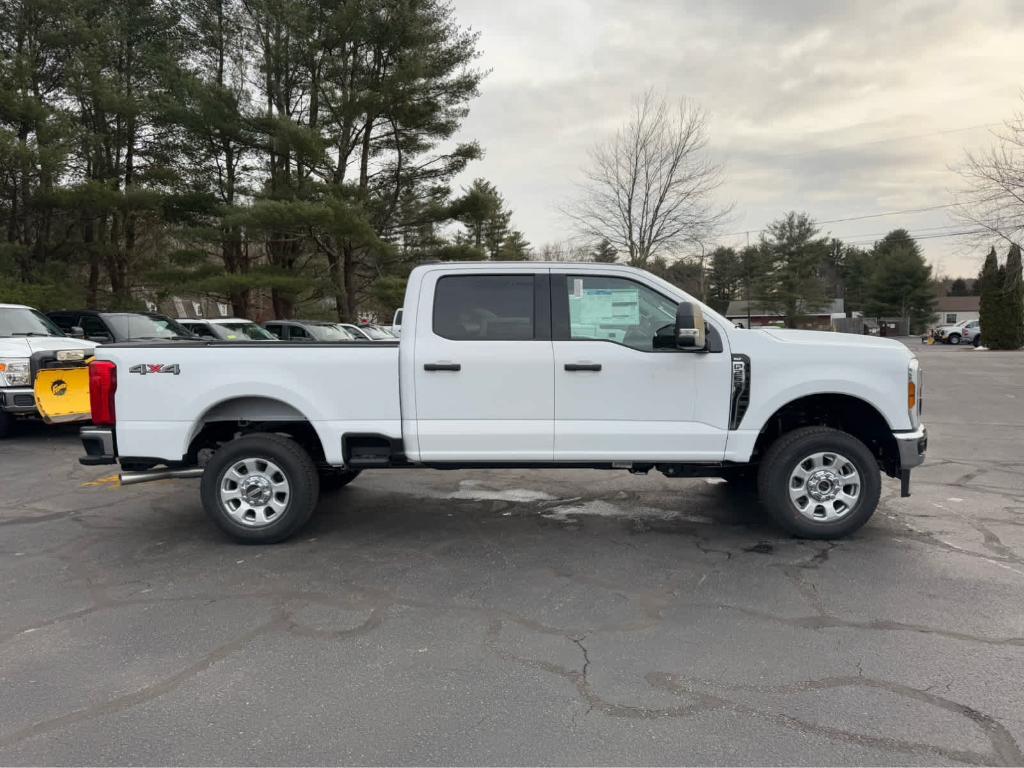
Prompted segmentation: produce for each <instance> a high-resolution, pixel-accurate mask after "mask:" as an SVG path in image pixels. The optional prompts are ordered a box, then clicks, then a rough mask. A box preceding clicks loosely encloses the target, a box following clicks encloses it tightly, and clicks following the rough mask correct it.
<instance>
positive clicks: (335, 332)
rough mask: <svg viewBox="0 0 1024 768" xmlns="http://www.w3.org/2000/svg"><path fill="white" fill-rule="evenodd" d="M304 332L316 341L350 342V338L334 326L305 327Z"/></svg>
mask: <svg viewBox="0 0 1024 768" xmlns="http://www.w3.org/2000/svg"><path fill="white" fill-rule="evenodd" d="M306 330H307V331H309V332H310V333H311V334H313V338H314V339H316V340H317V341H352V337H351V336H350V335H349V334H348V333H347V332H346V331H345V330H343V329H342V328H339V327H338V326H336V325H307V326H306Z"/></svg>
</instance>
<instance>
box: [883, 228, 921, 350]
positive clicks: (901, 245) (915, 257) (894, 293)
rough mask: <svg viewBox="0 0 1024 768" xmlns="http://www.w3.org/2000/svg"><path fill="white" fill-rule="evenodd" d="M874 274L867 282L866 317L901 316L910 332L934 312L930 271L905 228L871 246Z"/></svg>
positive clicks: (916, 329)
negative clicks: (868, 291) (867, 315)
mask: <svg viewBox="0 0 1024 768" xmlns="http://www.w3.org/2000/svg"><path fill="white" fill-rule="evenodd" d="M874 251H875V258H876V265H875V272H874V274H873V275H872V278H871V282H870V298H869V299H868V302H867V311H868V313H869V314H872V315H875V316H878V317H901V318H904V319H905V320H907V321H908V323H909V325H910V328H911V332H916V331H918V330H920V329H921V328H923V327H924V326H925V325H927V324H928V322H929V321H930V320H931V318H932V315H933V314H934V313H935V287H934V284H933V283H932V268H931V266H929V265H928V264H927V263H925V260H924V256H923V255H922V254H921V249H920V248H919V247H918V245H917V243H916V242H915V241H914V239H913V238H912V237H911V236H910V234H909V233H908V232H907V231H906V230H905V229H896V230H893V231H892V232H890V233H889V234H888V235H886V236H885V237H884V238H883V239H882V240H880V241H879V242H878V244H877V245H876V246H875V249H874Z"/></svg>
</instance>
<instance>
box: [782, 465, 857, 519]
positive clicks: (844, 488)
mask: <svg viewBox="0 0 1024 768" xmlns="http://www.w3.org/2000/svg"><path fill="white" fill-rule="evenodd" d="M860 491H861V481H860V473H859V472H858V471H857V467H856V465H854V463H853V462H852V461H850V460H849V459H848V458H846V457H845V456H843V455H842V454H840V453H834V452H832V451H823V452H821V453H812V454H811V455H810V456H807V457H805V458H804V459H802V460H800V461H798V462H797V464H796V466H795V467H794V468H793V471H792V472H791V473H790V475H789V499H790V502H791V503H792V504H793V507H794V508H795V509H796V511H797V512H799V513H800V514H801V515H803V516H804V517H806V518H807V519H808V520H813V521H814V522H816V523H832V522H835V521H836V520H841V519H842V518H844V517H846V516H847V515H848V514H850V512H852V511H853V508H854V507H855V506H856V505H857V500H858V499H859V498H860Z"/></svg>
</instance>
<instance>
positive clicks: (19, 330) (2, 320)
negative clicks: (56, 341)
mask: <svg viewBox="0 0 1024 768" xmlns="http://www.w3.org/2000/svg"><path fill="white" fill-rule="evenodd" d="M63 335H64V332H63V331H62V330H61V329H60V328H58V327H57V326H56V325H54V323H53V321H52V320H51V319H50V318H48V317H47V316H46V315H44V314H43V313H42V312H37V311H36V310H34V309H29V308H28V307H0V336H63Z"/></svg>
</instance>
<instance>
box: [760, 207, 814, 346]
mask: <svg viewBox="0 0 1024 768" xmlns="http://www.w3.org/2000/svg"><path fill="white" fill-rule="evenodd" d="M819 232H820V230H819V229H818V227H817V225H816V224H815V223H814V221H813V220H812V219H811V218H810V216H808V215H807V214H806V213H797V212H796V211H790V212H789V213H787V214H786V215H785V216H783V217H782V218H781V219H777V220H776V221H773V222H772V223H771V224H769V225H768V227H767V229H766V230H765V232H764V234H762V235H761V250H762V253H763V255H764V259H765V265H766V266H767V270H766V274H765V277H764V279H763V281H762V282H763V285H764V289H765V290H764V298H765V300H766V301H767V303H769V304H771V305H773V306H774V307H776V308H777V309H778V310H780V311H781V312H782V313H783V315H784V316H785V322H786V327H787V328H794V327H796V325H797V323H798V321H799V319H800V318H801V316H803V315H805V314H807V312H808V311H816V310H817V309H818V307H820V306H821V305H822V304H824V303H825V298H826V296H825V284H824V281H823V280H822V275H821V273H822V264H823V262H824V260H825V258H826V256H827V247H826V246H827V243H826V240H825V238H822V237H819V236H818V235H819Z"/></svg>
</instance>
